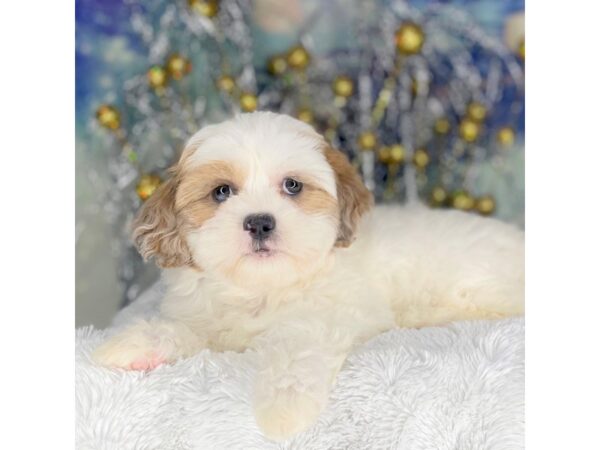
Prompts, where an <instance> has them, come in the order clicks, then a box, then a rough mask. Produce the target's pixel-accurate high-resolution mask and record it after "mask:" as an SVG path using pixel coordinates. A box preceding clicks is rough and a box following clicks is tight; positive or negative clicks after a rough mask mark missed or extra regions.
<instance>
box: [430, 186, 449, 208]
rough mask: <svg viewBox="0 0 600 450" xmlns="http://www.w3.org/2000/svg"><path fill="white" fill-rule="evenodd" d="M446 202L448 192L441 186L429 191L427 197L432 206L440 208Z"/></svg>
mask: <svg viewBox="0 0 600 450" xmlns="http://www.w3.org/2000/svg"><path fill="white" fill-rule="evenodd" d="M447 200H448V192H446V189H444V188H443V187H441V186H436V187H434V188H433V190H432V191H431V195H430V197H429V203H430V204H431V205H432V206H442V205H444V204H445V203H446V201H447Z"/></svg>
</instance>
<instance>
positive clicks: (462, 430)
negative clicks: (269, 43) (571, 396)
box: [76, 297, 524, 450]
mask: <svg viewBox="0 0 600 450" xmlns="http://www.w3.org/2000/svg"><path fill="white" fill-rule="evenodd" d="M136 303H137V304H135V305H132V306H133V307H130V308H129V309H128V310H125V311H124V312H123V313H122V314H121V315H120V316H119V317H118V318H117V320H116V325H117V327H115V328H113V329H109V330H106V331H98V330H94V329H92V328H82V329H79V330H77V344H76V403H77V428H76V430H77V436H76V439H77V448H78V449H119V450H125V449H157V450H170V449H244V450H247V449H302V450H310V449H340V450H341V449H357V450H359V449H360V450H364V449H406V450H418V449H427V450H432V449H437V450H443V449H448V450H450V449H452V450H455V449H465V450H467V449H468V450H475V449H477V450H479V449H501V450H510V449H521V448H524V408H523V404H524V322H523V320H522V319H510V320H502V321H493V322H462V323H456V324H452V325H450V326H447V327H442V328H426V329H421V330H393V331H389V332H387V333H384V334H382V335H380V336H378V337H376V338H374V339H372V340H371V341H370V342H368V343H367V344H366V345H364V346H363V347H361V348H359V349H357V350H356V351H355V352H354V353H353V354H352V355H351V356H350V357H349V358H348V360H347V361H346V363H345V365H344V367H343V369H342V371H341V373H340V374H339V377H338V381H337V385H336V387H335V388H334V390H333V392H332V395H331V398H330V403H329V406H328V407H327V409H326V410H325V412H324V413H323V414H322V415H321V417H320V419H319V421H318V422H317V423H316V424H315V425H314V426H313V427H312V428H310V429H309V430H307V431H305V432H304V433H302V434H300V435H298V436H296V437H294V438H293V439H290V440H289V441H287V442H284V443H274V442H271V441H269V440H267V439H266V438H264V437H263V436H262V435H261V433H260V432H259V430H258V428H257V427H256V425H255V423H254V418H253V416H252V412H251V407H250V402H249V399H250V386H251V383H252V377H253V375H254V373H255V369H256V367H255V358H254V355H253V353H252V352H251V351H247V352H245V353H242V354H239V353H233V352H227V353H211V352H210V351H208V350H206V351H203V352H201V353H200V354H198V355H197V356H195V357H193V358H190V359H187V360H183V361H180V362H178V363H177V364H175V365H173V366H162V367H159V368H158V369H156V370H154V371H153V372H149V373H141V372H123V371H117V370H107V369H103V368H100V367H97V366H95V365H94V364H93V363H92V362H91V361H90V356H89V355H90V353H91V351H92V350H93V348H94V347H95V346H96V345H98V343H99V342H100V341H101V340H102V339H103V338H104V337H105V336H106V335H107V334H108V333H111V332H113V331H114V329H116V328H118V326H119V325H120V324H123V323H124V322H126V321H127V320H128V319H129V318H130V317H131V316H135V315H147V314H151V313H152V310H153V308H154V306H153V305H154V304H155V297H153V298H147V299H145V300H144V299H142V301H140V302H139V303H138V302H136Z"/></svg>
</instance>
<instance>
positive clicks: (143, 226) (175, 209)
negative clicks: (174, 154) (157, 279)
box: [133, 161, 243, 268]
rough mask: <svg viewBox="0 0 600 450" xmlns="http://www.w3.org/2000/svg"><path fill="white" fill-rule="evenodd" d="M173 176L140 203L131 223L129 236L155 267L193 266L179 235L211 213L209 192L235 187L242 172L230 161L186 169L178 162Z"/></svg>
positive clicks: (211, 205) (214, 204)
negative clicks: (228, 186) (225, 187)
mask: <svg viewBox="0 0 600 450" xmlns="http://www.w3.org/2000/svg"><path fill="white" fill-rule="evenodd" d="M171 172H172V173H173V177H172V178H171V179H170V180H168V181H167V182H165V183H164V184H163V185H161V186H160V187H159V188H158V189H157V190H156V192H155V193H154V194H153V195H152V196H151V197H150V198H149V199H148V200H147V201H146V203H144V205H143V206H142V208H141V210H140V212H139V213H138V215H137V217H136V219H135V221H134V223H133V227H134V232H133V239H134V241H135V243H136V246H137V248H138V250H139V251H140V253H141V255H142V256H143V257H144V259H149V258H154V259H155V262H156V264H157V265H158V266H159V267H163V268H167V267H180V266H185V265H188V266H193V265H194V264H193V260H192V257H191V253H190V251H189V249H188V247H187V244H186V243H185V239H184V238H183V236H184V235H185V233H187V232H188V231H189V230H191V229H193V228H198V227H200V226H201V225H202V224H203V223H204V222H205V221H207V220H208V219H210V218H211V217H212V216H214V214H215V212H216V210H217V208H218V206H219V205H218V203H216V202H215V200H214V199H213V198H212V191H213V190H214V189H215V188H216V187H218V186H220V185H222V184H229V185H231V186H232V188H233V189H234V190H235V189H236V188H237V187H238V186H241V184H242V183H243V174H242V172H241V171H239V170H236V169H235V168H234V167H233V166H232V165H231V164H228V163H225V162H220V161H217V162H214V163H209V164H204V165H201V166H198V167H195V168H191V169H186V168H185V164H182V162H180V163H179V164H178V165H177V166H175V167H173V168H172V169H171Z"/></svg>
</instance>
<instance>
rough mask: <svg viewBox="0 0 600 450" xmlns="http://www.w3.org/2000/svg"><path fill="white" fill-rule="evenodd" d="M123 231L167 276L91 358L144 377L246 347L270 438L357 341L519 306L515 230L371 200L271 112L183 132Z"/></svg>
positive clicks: (303, 132)
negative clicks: (142, 314)
mask: <svg viewBox="0 0 600 450" xmlns="http://www.w3.org/2000/svg"><path fill="white" fill-rule="evenodd" d="M370 209H371V211H370V212H369V213H368V214H367V212H368V211H369V210H370ZM134 237H135V241H136V243H137V245H138V247H139V250H140V252H141V253H142V255H143V256H144V257H145V258H154V259H155V261H156V263H157V264H158V265H159V266H161V267H163V268H164V269H165V270H164V279H165V283H166V285H167V293H166V296H165V298H164V300H163V302H162V306H161V313H160V316H159V317H157V318H155V319H152V320H150V321H140V322H137V323H135V324H133V325H131V326H130V327H129V328H128V329H126V330H125V331H123V332H122V333H120V334H118V335H117V336H115V337H113V338H111V339H110V340H109V341H107V342H106V343H104V344H103V345H102V346H100V348H98V349H97V351H96V352H95V358H96V360H97V361H98V362H99V363H101V364H103V365H106V366H110V367H120V368H124V369H133V370H136V369H137V370H150V369H152V368H154V367H155V366H157V365H158V364H161V363H169V362H173V361H175V360H177V359H179V358H184V357H187V356H190V355H193V354H195V353H197V352H198V351H200V350H202V349H205V348H209V349H212V350H215V351H224V350H234V351H244V350H246V349H252V350H254V351H255V352H256V355H257V358H259V361H260V370H259V373H258V375H257V378H256V383H255V390H254V393H253V401H254V403H253V407H254V412H255V415H256V419H257V423H258V425H259V426H260V428H261V429H262V430H263V432H264V433H265V434H266V435H267V436H269V437H271V438H274V439H282V438H286V437H288V436H290V435H293V434H294V433H296V432H299V431H301V430H303V429H305V428H307V427H308V426H309V425H311V424H312V423H313V422H314V421H315V420H316V418H317V416H318V415H319V413H320V411H321V410H322V409H323V408H324V407H325V405H326V402H327V398H328V395H329V391H330V389H331V387H332V385H333V383H334V380H335V377H336V374H337V372H338V370H339V369H340V367H341V365H342V363H343V362H344V359H345V357H346V355H347V354H348V352H350V351H351V349H352V348H353V347H354V346H356V345H358V344H360V343H362V342H364V341H365V340H366V339H369V338H370V337H372V336H374V335H376V334H378V333H380V332H382V331H385V330H388V329H390V328H392V327H395V326H398V325H399V326H409V327H422V326H428V325H439V324H444V323H447V322H450V321H454V320H461V319H482V318H501V317H506V316H511V315H518V314H522V312H523V271H524V270H523V263H524V261H523V234H522V232H521V231H519V230H517V229H515V228H513V227H511V226H508V225H505V224H502V223H500V222H498V221H495V220H491V219H483V218H480V217H476V216H474V215H468V214H465V213H460V212H455V211H431V210H428V209H426V208H424V207H420V206H414V207H400V206H388V207H383V206H379V207H375V208H372V200H371V195H370V193H369V192H368V191H367V189H366V188H365V187H364V185H363V184H362V182H361V180H360V177H359V176H358V174H357V173H356V171H355V170H354V168H353V167H352V166H351V165H350V163H349V162H348V160H347V159H346V157H345V156H344V155H343V154H342V153H340V152H339V151H337V150H334V149H332V148H331V147H330V146H329V145H328V144H327V143H326V142H325V141H324V139H323V138H322V137H321V136H319V135H318V134H317V133H315V132H314V131H313V129H312V128H311V127H309V126H308V125H306V124H304V123H302V122H300V121H298V120H295V119H292V118H290V117H287V116H284V115H277V114H273V113H265V112H261V113H253V114H243V115H241V116H238V117H236V118H234V119H232V120H229V121H227V122H224V123H221V124H219V125H212V126H208V127H206V128H204V129H202V130H201V131H200V132H198V133H197V134H196V135H194V136H193V137H192V138H191V140H190V141H189V143H188V144H187V146H186V148H185V150H184V153H183V155H182V157H181V160H180V161H179V163H178V164H177V165H176V166H175V167H174V168H173V169H172V178H171V179H170V180H169V181H167V182H166V183H165V184H163V185H162V186H161V187H160V188H159V189H158V190H157V191H156V192H155V193H154V195H153V196H152V197H151V198H150V199H149V200H148V201H147V202H146V203H145V204H144V206H143V208H142V209H141V211H140V213H139V216H138V218H137V220H136V223H135V231H134Z"/></svg>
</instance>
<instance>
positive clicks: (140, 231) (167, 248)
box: [133, 178, 192, 268]
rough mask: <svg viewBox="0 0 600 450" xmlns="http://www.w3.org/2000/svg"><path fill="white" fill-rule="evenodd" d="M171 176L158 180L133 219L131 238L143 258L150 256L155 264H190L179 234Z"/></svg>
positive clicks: (187, 252) (188, 254)
mask: <svg viewBox="0 0 600 450" xmlns="http://www.w3.org/2000/svg"><path fill="white" fill-rule="evenodd" d="M176 191H177V181H176V179H175V178H172V179H170V180H168V181H167V182H165V183H163V184H161V185H160V186H159V187H158V188H157V189H156V191H155V192H154V193H153V194H152V195H151V196H150V198H149V199H148V200H146V202H145V203H144V205H143V206H142V208H141V209H140V211H139V212H138V215H137V217H136V218H135V220H134V221H133V240H134V242H135V245H136V246H137V248H138V250H139V252H140V254H141V255H142V257H143V258H144V260H148V259H149V258H154V260H155V262H156V264H157V265H158V266H159V267H163V268H167V267H180V266H185V265H191V261H192V258H191V255H190V251H189V249H188V247H187V244H186V243H185V241H184V239H183V238H182V236H181V234H180V231H179V227H178V223H177V215H176V214H175V193H176Z"/></svg>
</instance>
